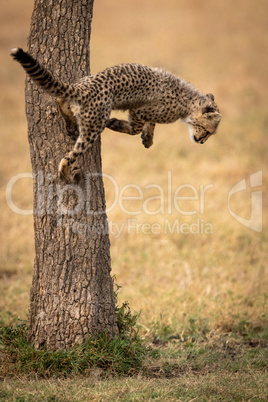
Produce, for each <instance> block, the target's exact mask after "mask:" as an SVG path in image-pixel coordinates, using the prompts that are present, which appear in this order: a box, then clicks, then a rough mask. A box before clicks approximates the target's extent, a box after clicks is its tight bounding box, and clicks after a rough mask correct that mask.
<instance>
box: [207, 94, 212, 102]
mask: <svg viewBox="0 0 268 402" xmlns="http://www.w3.org/2000/svg"><path fill="white" fill-rule="evenodd" d="M206 97H207V98H209V99H210V100H212V101H213V102H214V95H212V94H206Z"/></svg>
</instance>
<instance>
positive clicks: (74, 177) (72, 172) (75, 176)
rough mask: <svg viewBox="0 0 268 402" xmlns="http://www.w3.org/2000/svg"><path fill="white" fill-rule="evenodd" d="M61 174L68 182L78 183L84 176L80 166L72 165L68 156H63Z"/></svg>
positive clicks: (60, 166)
mask: <svg viewBox="0 0 268 402" xmlns="http://www.w3.org/2000/svg"><path fill="white" fill-rule="evenodd" d="M59 176H60V178H61V180H62V181H64V182H65V183H66V184H78V183H79V182H80V180H81V178H82V176H81V170H80V169H79V167H78V166H76V165H72V164H71V163H70V160H69V159H67V158H63V159H62V160H61V162H60V164H59Z"/></svg>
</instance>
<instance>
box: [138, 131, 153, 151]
mask: <svg viewBox="0 0 268 402" xmlns="http://www.w3.org/2000/svg"><path fill="white" fill-rule="evenodd" d="M141 139H142V143H143V145H144V146H145V148H150V147H151V146H152V145H153V137H151V136H149V135H145V134H142V135H141Z"/></svg>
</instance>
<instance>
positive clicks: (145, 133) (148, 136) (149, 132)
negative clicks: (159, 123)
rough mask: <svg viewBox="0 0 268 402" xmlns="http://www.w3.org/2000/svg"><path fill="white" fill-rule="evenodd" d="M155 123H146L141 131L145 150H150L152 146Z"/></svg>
mask: <svg viewBox="0 0 268 402" xmlns="http://www.w3.org/2000/svg"><path fill="white" fill-rule="evenodd" d="M154 128H155V123H151V122H146V123H145V124H144V126H143V129H142V135H141V138H142V143H143V145H144V146H145V148H150V147H151V146H152V145H153V138H154Z"/></svg>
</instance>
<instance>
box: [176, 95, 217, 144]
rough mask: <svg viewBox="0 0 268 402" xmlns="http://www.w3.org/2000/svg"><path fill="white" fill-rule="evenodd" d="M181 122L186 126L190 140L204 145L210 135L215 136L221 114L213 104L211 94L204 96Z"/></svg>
mask: <svg viewBox="0 0 268 402" xmlns="http://www.w3.org/2000/svg"><path fill="white" fill-rule="evenodd" d="M183 121H184V122H185V123H187V124H188V128H189V132H190V138H191V140H192V141H195V142H197V143H198V144H204V142H206V141H207V139H208V138H209V137H210V136H211V135H213V134H216V131H217V128H218V125H219V123H220V121H221V114H220V112H219V108H218V106H217V105H216V103H215V102H214V96H213V95H212V94H207V95H206V96H204V97H203V98H202V100H200V101H198V103H196V104H195V106H194V108H193V111H192V113H191V114H190V115H188V116H187V117H186V118H185V119H183Z"/></svg>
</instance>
